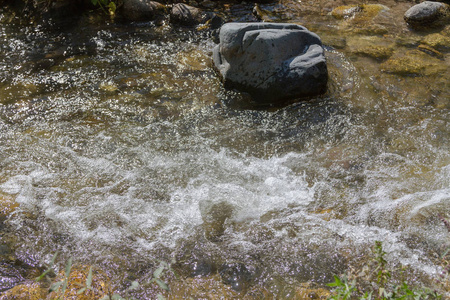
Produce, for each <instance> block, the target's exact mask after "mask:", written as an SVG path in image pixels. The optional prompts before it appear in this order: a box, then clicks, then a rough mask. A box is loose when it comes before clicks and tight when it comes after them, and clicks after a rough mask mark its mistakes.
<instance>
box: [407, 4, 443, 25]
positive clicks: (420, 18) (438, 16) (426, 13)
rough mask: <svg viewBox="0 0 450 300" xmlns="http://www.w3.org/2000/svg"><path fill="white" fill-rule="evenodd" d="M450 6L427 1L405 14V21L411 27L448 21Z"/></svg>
mask: <svg viewBox="0 0 450 300" xmlns="http://www.w3.org/2000/svg"><path fill="white" fill-rule="evenodd" d="M449 13H450V6H449V5H448V4H445V3H442V2H432V1H425V2H422V3H420V4H417V5H414V6H413V7H411V8H410V9H408V10H407V11H406V12H405V15H404V19H405V21H406V22H407V23H408V24H410V25H411V26H427V25H433V24H439V23H442V22H443V21H445V20H448V17H449Z"/></svg>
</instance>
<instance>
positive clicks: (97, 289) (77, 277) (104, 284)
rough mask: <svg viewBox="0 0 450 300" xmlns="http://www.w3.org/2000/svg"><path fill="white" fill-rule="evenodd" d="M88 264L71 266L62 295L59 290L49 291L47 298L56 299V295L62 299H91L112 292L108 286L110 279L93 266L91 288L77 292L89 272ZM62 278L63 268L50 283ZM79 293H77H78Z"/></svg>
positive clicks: (84, 282)
mask: <svg viewBox="0 0 450 300" xmlns="http://www.w3.org/2000/svg"><path fill="white" fill-rule="evenodd" d="M89 269H90V266H86V265H77V266H73V267H72V269H71V271H70V274H69V279H68V282H67V288H66V290H65V292H64V295H61V290H59V291H55V292H52V293H50V294H49V295H48V296H47V299H57V298H58V297H60V298H62V299H77V300H91V299H101V298H102V297H104V296H105V295H109V294H112V288H111V286H110V279H109V278H108V276H107V275H106V274H105V273H104V272H102V271H101V270H98V269H96V268H93V271H92V284H91V286H92V289H86V290H85V291H84V292H81V293H79V291H80V289H82V287H83V286H85V285H86V279H87V277H88V274H89ZM63 280H64V270H63V271H61V272H60V274H59V275H58V276H57V277H56V278H55V280H54V281H53V283H52V284H55V283H57V282H61V281H63ZM78 293H79V294H78Z"/></svg>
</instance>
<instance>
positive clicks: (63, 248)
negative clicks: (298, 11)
mask: <svg viewBox="0 0 450 300" xmlns="http://www.w3.org/2000/svg"><path fill="white" fill-rule="evenodd" d="M2 18H3V23H2V24H1V27H0V34H1V41H0V69H1V74H0V192H1V193H2V194H1V195H3V196H4V197H6V196H8V197H13V198H14V199H15V201H16V202H17V203H18V204H20V206H19V207H18V208H17V209H16V211H15V213H13V214H12V215H10V216H9V219H8V221H7V223H6V224H7V227H6V228H7V229H5V230H7V232H9V234H10V235H13V236H14V246H11V247H13V248H14V251H15V255H16V256H17V258H18V259H20V260H21V261H22V262H24V263H26V264H28V265H30V266H40V265H41V264H42V263H44V262H48V261H49V260H50V259H51V257H52V255H53V254H54V253H55V252H56V251H58V252H59V253H60V256H61V260H62V262H61V264H62V263H63V260H64V259H68V258H69V257H73V258H74V260H75V261H78V262H81V263H87V264H95V265H97V266H100V267H101V268H103V269H104V270H105V271H106V272H107V273H108V274H109V275H110V276H111V277H112V278H113V279H115V280H116V281H117V282H119V283H118V288H120V287H121V284H125V285H126V284H127V282H129V281H131V280H134V279H138V280H141V281H144V280H148V279H149V278H150V277H151V272H152V271H153V270H154V268H155V264H156V266H157V264H158V263H157V260H164V261H170V260H171V259H172V258H175V259H176V260H177V261H178V264H179V268H180V269H181V270H182V272H185V273H184V274H185V275H186V276H195V275H208V274H209V272H213V273H214V272H216V271H215V270H217V269H220V268H223V266H227V265H228V266H233V264H234V266H236V264H239V265H240V266H244V267H243V268H244V269H245V272H244V275H245V276H243V277H245V278H244V279H242V276H241V277H239V276H238V279H236V280H238V281H239V280H241V281H239V282H233V281H232V280H231V282H228V283H229V284H230V285H231V286H232V287H234V288H236V289H237V290H239V289H240V288H241V287H240V285H243V284H244V285H245V284H247V283H248V282H251V284H253V285H258V284H261V285H264V284H266V285H270V284H271V282H273V281H276V280H282V281H283V282H284V285H286V286H288V285H296V284H298V283H301V282H306V281H312V282H315V283H318V284H320V285H323V284H325V283H327V282H330V280H332V275H333V274H339V273H342V272H344V271H345V270H347V268H348V265H350V264H353V265H356V266H358V265H360V264H363V263H364V262H365V261H366V260H367V256H368V255H369V252H370V250H369V249H370V247H372V246H373V244H374V242H375V241H376V240H378V241H382V242H383V246H384V249H385V251H386V252H388V255H387V259H388V261H389V262H390V264H392V265H404V266H409V267H410V268H411V270H412V271H413V272H411V274H412V275H411V276H413V277H414V278H417V280H418V281H423V282H428V280H429V279H430V278H434V277H436V276H437V274H438V273H439V272H440V271H441V269H440V266H439V260H438V259H436V257H437V255H438V254H439V253H441V251H442V250H443V249H445V247H446V245H448V243H449V235H448V232H447V231H446V229H445V227H444V226H443V224H442V222H441V221H440V220H439V217H438V215H439V214H441V215H442V216H444V217H449V211H450V202H449V200H450V156H449V149H450V140H449V137H450V134H449V133H450V125H449V122H448V121H449V105H448V98H447V99H445V97H446V95H448V94H445V93H443V94H439V93H435V94H433V95H430V97H431V98H432V100H426V99H425V100H423V101H416V100H415V99H416V98H414V97H415V96H414V93H413V91H414V89H415V87H416V85H417V83H418V82H421V80H422V81H423V82H424V84H429V82H436V81H438V80H436V78H438V77H440V78H441V77H442V76H444V81H442V80H441V81H439V82H441V83H439V82H438V83H437V84H438V85H437V87H436V89H438V88H440V87H441V86H442V82H444V83H445V82H446V81H445V80H447V83H448V79H449V78H448V72H447V73H446V75H445V73H443V74H442V73H441V74H437V75H436V76H435V77H434V78H417V77H403V78H399V77H397V76H393V75H389V74H386V75H380V74H379V71H378V70H377V68H378V62H375V61H371V60H370V59H366V58H360V60H359V61H358V59H352V58H351V57H350V58H349V54H348V53H346V52H345V51H343V50H336V49H334V48H332V47H327V57H328V63H329V70H330V88H329V92H328V93H327V94H326V95H324V96H322V97H318V98H316V99H312V100H310V101H307V102H300V103H296V104H291V105H288V106H285V107H281V108H277V109H258V110H254V109H246V108H242V107H239V105H237V104H236V103H238V101H239V99H243V98H245V97H242V96H241V95H239V94H236V93H234V92H231V91H225V90H224V89H223V88H222V86H221V84H220V81H219V80H218V78H217V77H216V75H215V73H214V71H213V70H212V68H211V64H210V53H211V51H212V48H213V47H214V43H213V42H212V40H211V38H210V37H209V35H208V33H204V32H195V31H192V30H183V29H173V28H170V27H167V26H163V27H154V26H152V25H151V24H148V23H143V24H133V25H127V24H124V23H121V22H116V23H108V22H105V20H96V19H94V18H90V17H89V16H85V17H82V18H80V19H79V20H76V21H71V22H70V24H62V25H60V26H62V27H61V28H59V27H57V28H55V26H56V25H55V26H54V27H51V26H48V25H47V26H45V25H41V26H23V25H15V24H14V22H7V21H6V19H5V18H7V15H3V16H2ZM313 25H314V26H316V27H317V28H318V30H319V31H320V30H321V31H322V32H323V34H324V35H326V28H325V27H324V26H322V25H321V23H317V24H313ZM321 26H322V27H321ZM331 34H333V33H331ZM350 56H351V55H350ZM361 60H362V61H361ZM447 61H448V58H447ZM367 62H369V64H368V63H367ZM444 62H445V61H444ZM358 64H359V65H358ZM361 65H363V66H364V69H363V68H362V67H361ZM372 71H374V72H376V74H375V73H374V74H372V73H371V72H372ZM447 71H448V69H447ZM374 76H375V77H377V76H378V77H377V79H374ZM380 76H381V77H380ZM383 76H384V77H383ZM445 76H446V77H445ZM377 84H378V85H377ZM439 84H441V85H439ZM380 85H381V87H380ZM430 89H431V90H432V91H433V87H431V88H430ZM418 98H420V95H419V97H418ZM1 195H0V196H1ZM364 257H366V258H364ZM199 266H200V267H199ZM241 271H242V270H241ZM241 275H242V274H241ZM3 278H4V279H3V284H4V286H3V288H8V287H10V286H11V285H12V283H11V282H10V281H8V280H9V279H8V277H7V276H6V277H3Z"/></svg>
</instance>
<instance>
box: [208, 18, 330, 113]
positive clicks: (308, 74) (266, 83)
mask: <svg viewBox="0 0 450 300" xmlns="http://www.w3.org/2000/svg"><path fill="white" fill-rule="evenodd" d="M213 61H214V65H215V67H216V69H217V70H218V72H219V74H220V76H221V77H222V79H223V82H224V85H225V87H226V88H235V89H237V90H240V91H243V92H247V93H249V94H250V95H251V96H252V98H253V101H254V102H255V103H256V104H257V105H269V104H277V103H280V102H283V101H284V100H290V99H293V98H300V97H307V96H314V95H318V94H321V93H323V92H324V91H325V90H326V85H327V80H328V71H327V66H326V60H325V56H324V49H323V47H322V42H321V40H320V38H319V37H318V36H317V35H316V34H314V33H312V32H310V31H308V30H307V29H306V28H305V27H303V26H300V25H296V24H282V23H227V24H224V25H223V26H222V27H221V29H220V33H219V45H217V46H216V47H215V48H214V52H213Z"/></svg>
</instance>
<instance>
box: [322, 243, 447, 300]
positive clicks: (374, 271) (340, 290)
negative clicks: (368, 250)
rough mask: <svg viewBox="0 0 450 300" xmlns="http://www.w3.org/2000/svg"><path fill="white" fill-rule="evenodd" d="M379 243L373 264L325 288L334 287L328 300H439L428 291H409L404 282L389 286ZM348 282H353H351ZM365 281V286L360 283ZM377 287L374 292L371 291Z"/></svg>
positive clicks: (426, 289)
mask: <svg viewBox="0 0 450 300" xmlns="http://www.w3.org/2000/svg"><path fill="white" fill-rule="evenodd" d="M386 254H387V253H386V252H385V251H384V250H383V245H382V242H380V241H376V242H375V245H374V246H373V248H372V255H373V258H372V262H371V263H369V264H368V265H366V266H364V268H363V269H362V270H361V272H359V273H358V274H357V275H354V274H348V275H344V276H342V277H339V276H334V282H332V283H329V284H328V286H330V287H334V288H335V289H334V291H333V294H332V295H331V296H330V297H329V298H328V299H333V300H347V299H361V300H362V299H364V300H375V299H377V300H427V299H430V300H431V299H442V295H440V294H439V293H438V292H437V291H435V290H432V289H429V288H416V287H411V286H410V285H409V284H408V283H407V282H402V284H397V285H395V284H392V283H391V282H390V280H391V271H389V269H388V268H387V265H388V262H387V260H386V258H385V256H386ZM349 278H351V279H352V280H351V281H350V280H349ZM363 279H364V280H366V281H367V280H368V281H369V283H368V284H367V282H366V283H365V284H364V283H363V282H361V281H362V280H363ZM374 287H376V288H374Z"/></svg>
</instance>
